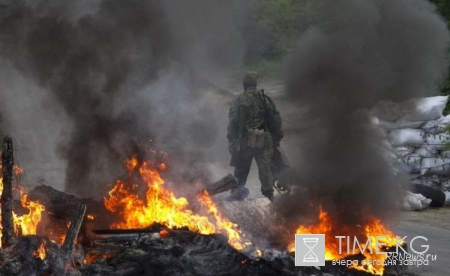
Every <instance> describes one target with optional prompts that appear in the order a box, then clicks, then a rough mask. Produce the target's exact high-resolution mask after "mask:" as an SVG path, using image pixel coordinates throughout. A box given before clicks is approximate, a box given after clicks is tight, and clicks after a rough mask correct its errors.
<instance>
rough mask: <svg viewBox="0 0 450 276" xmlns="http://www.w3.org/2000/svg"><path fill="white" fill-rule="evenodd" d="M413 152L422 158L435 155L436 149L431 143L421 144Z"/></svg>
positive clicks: (436, 153)
mask: <svg viewBox="0 0 450 276" xmlns="http://www.w3.org/2000/svg"><path fill="white" fill-rule="evenodd" d="M414 153H415V154H417V155H419V156H420V157H423V158H429V157H437V155H438V150H437V149H436V147H434V146H432V145H423V146H422V147H420V148H418V149H417V150H415V151H414Z"/></svg>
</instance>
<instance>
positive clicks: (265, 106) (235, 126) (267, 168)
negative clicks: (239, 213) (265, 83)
mask: <svg viewBox="0 0 450 276" xmlns="http://www.w3.org/2000/svg"><path fill="white" fill-rule="evenodd" d="M257 80H258V74H256V73H255V72H248V73H247V74H246V75H245V77H244V81H243V85H244V93H242V94H240V95H239V96H238V97H237V98H236V100H235V102H234V104H233V106H232V107H231V109H230V113H229V124H228V135H227V138H228V142H229V151H230V153H231V155H232V158H231V163H230V165H231V166H233V167H234V176H235V177H236V179H237V180H238V183H239V187H237V188H235V189H233V190H232V191H231V195H230V196H229V197H228V199H229V200H242V199H244V198H246V197H247V196H248V193H249V191H248V189H247V188H246V187H245V183H246V182H247V176H248V173H249V171H250V167H251V164H252V160H253V158H255V160H256V164H257V165H258V171H259V179H260V181H261V192H262V194H263V195H264V196H266V197H267V198H268V199H270V200H272V199H273V185H274V178H273V172H272V160H273V151H274V148H276V147H278V146H279V144H280V140H281V139H282V138H283V132H282V131H281V116H280V113H279V112H278V110H277V108H276V106H275V103H274V102H273V101H272V99H271V98H270V97H268V96H267V95H265V94H264V90H259V91H258V90H257V89H256V87H257Z"/></svg>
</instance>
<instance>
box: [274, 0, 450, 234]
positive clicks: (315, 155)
mask: <svg viewBox="0 0 450 276" xmlns="http://www.w3.org/2000/svg"><path fill="white" fill-rule="evenodd" d="M332 2H333V3H331V2H330V1H326V0H315V1H311V3H310V8H311V14H313V16H314V18H313V21H314V22H316V24H313V26H311V27H310V28H309V29H308V30H307V31H306V32H305V33H304V34H303V36H302V37H301V38H300V40H299V41H298V46H297V48H296V50H295V52H294V53H293V54H292V55H291V56H289V57H288V58H287V62H286V68H285V72H286V82H287V94H288V97H289V99H290V100H291V101H293V102H296V104H298V106H305V107H306V108H307V110H308V114H307V115H308V116H305V117H299V118H294V120H293V121H295V120H297V121H298V122H300V124H303V123H306V121H307V120H314V124H313V126H312V127H310V128H309V129H308V130H307V131H305V132H304V133H302V134H301V137H300V138H299V139H301V148H300V153H301V154H299V155H297V156H296V159H295V160H294V161H295V163H296V164H297V165H298V167H297V169H298V171H297V175H296V178H295V185H296V186H297V187H296V189H295V191H294V194H293V195H291V196H289V197H288V198H285V200H284V201H283V204H280V205H282V206H280V211H281V212H282V213H283V214H284V215H285V217H287V218H289V220H290V221H289V222H290V223H292V224H294V225H298V224H299V216H295V215H296V214H299V210H301V211H302V212H300V214H299V215H304V214H305V213H308V212H309V213H311V212H312V213H314V208H311V204H314V205H315V206H317V203H321V204H323V205H324V207H325V208H326V210H327V211H330V212H331V213H332V216H333V217H334V218H335V219H336V220H337V221H339V223H340V224H341V225H342V227H343V228H345V227H346V225H348V226H350V227H352V225H355V224H362V225H364V220H365V219H367V218H368V215H369V214H370V215H373V216H376V217H379V218H381V219H386V218H388V217H390V216H392V214H393V212H394V210H397V209H398V208H397V206H396V203H397V202H398V200H399V199H400V198H401V195H400V193H399V191H398V188H399V187H400V186H401V184H402V183H403V182H404V180H405V178H404V177H403V176H402V175H401V174H397V175H396V174H395V173H394V172H393V170H392V167H391V165H390V162H389V159H388V154H387V152H388V148H387V147H386V145H385V144H384V142H383V141H384V139H383V133H380V132H379V131H378V130H376V129H375V128H374V127H373V126H372V123H371V120H370V118H369V114H368V111H367V110H368V109H369V108H370V107H372V106H373V105H374V104H375V103H376V102H377V101H380V100H392V101H402V100H406V99H409V98H411V97H422V96H427V95H432V94H434V93H436V91H437V87H438V85H439V83H440V81H441V79H442V76H443V74H442V72H443V69H444V68H445V65H446V64H445V60H446V50H447V47H448V45H449V32H448V30H447V28H446V25H445V23H444V21H443V20H442V19H441V18H440V17H439V16H438V15H437V12H436V9H435V7H434V6H433V5H432V4H430V3H429V2H428V1H422V0H395V1H392V0H366V1H360V0H337V1H332ZM304 187H307V189H304ZM314 217H317V216H316V215H314ZM303 222H304V221H303Z"/></svg>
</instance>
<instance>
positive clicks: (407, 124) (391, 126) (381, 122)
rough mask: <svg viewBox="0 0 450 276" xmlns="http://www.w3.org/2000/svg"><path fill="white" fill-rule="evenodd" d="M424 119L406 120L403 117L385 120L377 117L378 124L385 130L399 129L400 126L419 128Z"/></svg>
mask: <svg viewBox="0 0 450 276" xmlns="http://www.w3.org/2000/svg"><path fill="white" fill-rule="evenodd" d="M423 124H425V121H406V120H403V119H400V120H397V121H392V122H391V121H385V120H382V119H378V126H379V127H382V128H384V129H387V130H393V129H400V128H420V127H421V126H422V125H423Z"/></svg>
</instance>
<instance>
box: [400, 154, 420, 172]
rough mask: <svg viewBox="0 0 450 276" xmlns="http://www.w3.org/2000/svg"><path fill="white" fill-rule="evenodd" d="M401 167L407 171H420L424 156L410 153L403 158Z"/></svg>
mask: <svg viewBox="0 0 450 276" xmlns="http://www.w3.org/2000/svg"><path fill="white" fill-rule="evenodd" d="M401 161H402V162H401V164H400V168H401V169H402V170H403V171H405V172H407V173H419V172H420V168H421V167H420V166H421V163H422V157H420V156H419V155H417V154H408V155H406V156H404V157H403V158H402V159H401Z"/></svg>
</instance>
